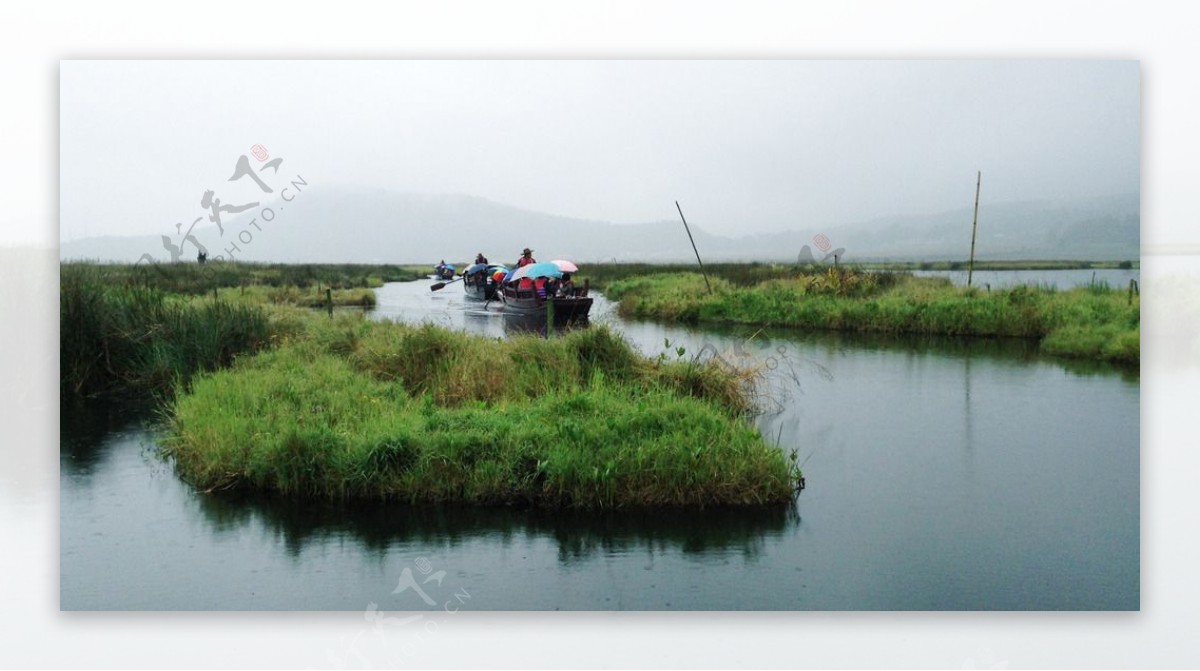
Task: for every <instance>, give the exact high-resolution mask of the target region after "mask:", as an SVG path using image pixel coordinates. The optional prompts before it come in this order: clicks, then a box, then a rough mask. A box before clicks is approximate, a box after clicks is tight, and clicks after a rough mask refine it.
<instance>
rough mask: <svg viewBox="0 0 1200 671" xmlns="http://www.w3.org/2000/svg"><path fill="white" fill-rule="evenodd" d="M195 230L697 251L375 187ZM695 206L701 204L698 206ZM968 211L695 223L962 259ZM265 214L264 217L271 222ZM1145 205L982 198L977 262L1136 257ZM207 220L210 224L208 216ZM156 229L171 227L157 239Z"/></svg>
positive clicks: (350, 248) (777, 245)
mask: <svg viewBox="0 0 1200 671" xmlns="http://www.w3.org/2000/svg"><path fill="white" fill-rule="evenodd" d="M248 214H249V213H247V214H243V215H239V216H237V217H227V220H225V221H223V224H224V229H225V230H224V234H223V235H222V234H221V233H219V232H218V230H217V227H216V226H215V225H212V224H208V225H205V226H197V227H196V228H195V230H193V232H192V233H193V235H194V237H195V240H196V241H197V242H199V243H200V244H201V245H203V246H205V247H207V248H208V249H209V255H210V258H211V257H215V256H217V255H223V256H225V257H226V258H228V257H229V256H232V257H233V258H234V259H236V260H246V261H272V262H293V263H299V262H320V263H433V262H436V261H437V260H439V259H446V260H447V261H455V262H461V261H464V260H468V259H473V258H474V257H475V254H476V253H477V252H483V253H484V254H485V255H487V256H488V257H489V258H490V259H491V260H492V261H493V262H508V263H511V262H513V261H515V260H516V258H517V257H518V256H519V255H520V251H521V249H522V248H523V247H526V246H528V247H532V248H533V249H534V251H535V255H536V256H537V258H539V259H542V260H549V259H552V258H568V259H574V260H577V261H612V260H618V261H662V262H666V261H688V260H691V259H693V258H694V256H693V254H692V249H691V245H690V244H689V243H688V239H687V235H686V233H685V232H684V230H683V226H682V224H681V223H680V222H679V221H678V220H676V219H667V220H663V221H656V222H650V223H644V224H613V223H611V222H605V221H593V220H585V219H575V218H570V217H561V216H556V215H551V214H545V213H541V212H533V211H529V210H523V209H520V208H517V207H512V206H509V205H504V204H501V203H496V202H492V201H489V200H485V199H483V198H477V197H473V196H461V195H428V194H415V193H406V192H396V191H385V190H381V189H376V190H365V189H364V190H354V189H337V190H324V191H321V190H317V189H311V190H308V191H304V192H302V193H299V194H295V195H294V198H293V200H291V201H289V202H286V203H285V202H282V201H275V202H273V203H265V204H264V205H263V207H262V208H260V209H259V210H257V211H256V212H254V216H253V217H251V216H248ZM697 214H700V213H697ZM972 214H973V212H972V209H971V208H963V209H961V210H954V211H949V212H942V213H937V214H931V215H927V216H892V217H881V218H878V219H874V220H871V221H865V222H858V223H853V224H847V225H840V226H834V225H829V226H824V227H821V228H817V227H814V226H800V227H798V228H797V230H795V231H789V232H787V233H772V234H763V235H753V236H747V237H739V238H731V237H722V236H715V235H711V234H709V233H707V232H706V231H704V230H702V229H700V228H699V227H697V226H695V225H694V224H693V225H692V235H693V236H694V237H695V239H696V246H697V248H699V250H700V253H701V255H702V257H703V258H704V259H705V260H712V261H718V260H747V261H749V260H764V261H794V260H795V259H796V258H797V255H798V254H799V253H800V251H801V248H802V247H803V246H804V245H808V246H809V247H811V248H812V252H813V254H814V255H815V256H816V257H817V258H821V257H822V256H823V253H822V252H821V251H820V249H818V246H817V245H816V243H814V241H813V238H814V236H817V235H819V234H823V235H825V236H826V237H827V238H828V239H829V241H830V243H831V244H832V246H833V247H834V248H844V249H845V250H846V251H845V253H844V255H843V259H845V260H847V261H852V260H884V259H888V260H931V261H932V260H944V259H965V258H966V256H967V254H968V250H969V247H970V242H971V217H972ZM268 219H269V221H268ZM1140 221H1141V220H1140V215H1139V203H1138V196H1137V195H1136V194H1132V195H1125V196H1120V197H1111V198H1100V199H1093V200H1088V201H1072V202H1049V201H1036V202H1013V203H997V204H989V203H981V205H980V211H979V237H978V240H977V242H976V258H979V259H1035V258H1036V259H1093V260H1117V259H1135V258H1137V257H1138V255H1139V244H1140V232H1139V228H1140ZM203 223H205V224H207V220H206V221H205V222H203ZM164 236H168V237H165V239H164ZM181 237H182V235H181V233H177V232H176V231H174V230H164V231H163V232H162V234H161V235H152V236H132V237H99V238H85V239H82V240H74V241H70V242H66V243H63V244H62V245H61V248H60V258H62V259H92V260H100V261H125V262H133V261H137V260H138V258H139V257H141V256H142V254H149V255H150V256H151V257H153V258H154V259H156V260H159V261H169V260H170V259H171V255H170V253H169V251H168V249H169V247H175V248H176V251H177V253H178V254H179V256H180V258H181V259H183V260H189V261H191V260H195V257H196V251H197V250H196V248H195V247H194V245H193V244H191V243H184V244H183V247H182V249H179V248H178V247H177V246H178V245H179V244H180V242H181Z"/></svg>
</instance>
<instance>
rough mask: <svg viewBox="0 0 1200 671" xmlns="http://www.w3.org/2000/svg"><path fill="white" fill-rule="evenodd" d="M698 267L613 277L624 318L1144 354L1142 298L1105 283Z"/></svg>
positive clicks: (1133, 359) (1129, 357) (1134, 357)
mask: <svg viewBox="0 0 1200 671" xmlns="http://www.w3.org/2000/svg"><path fill="white" fill-rule="evenodd" d="M710 282H711V284H712V287H713V292H712V293H711V294H709V293H708V292H707V290H706V287H705V283H704V279H703V277H702V276H701V275H700V274H698V273H672V274H657V275H646V276H641V277H633V278H629V279H625V280H619V281H616V282H613V283H612V284H611V285H609V286H608V288H607V291H606V293H607V295H608V296H609V297H610V298H612V299H614V300H617V301H620V304H619V305H618V312H619V313H620V314H621V315H622V316H625V317H637V318H652V319H661V320H665V321H678V322H689V323H701V322H707V323H727V324H753V325H762V326H784V327H791V328H799V329H805V330H829V331H869V332H880V333H914V334H927V335H965V336H1001V337H1023V338H1034V339H1037V340H1038V341H1039V342H1040V348H1041V349H1042V351H1044V352H1045V353H1047V354H1052V355H1056V356H1063V357H1073V358H1085V359H1096V360H1102V361H1109V362H1114V363H1122V364H1134V365H1135V364H1137V363H1138V362H1139V361H1140V342H1141V340H1140V336H1141V326H1140V302H1141V301H1140V297H1139V296H1137V295H1132V296H1130V295H1129V294H1128V293H1127V292H1126V291H1125V290H1123V289H1114V288H1110V287H1108V286H1107V285H1105V284H1103V283H1101V284H1097V285H1093V286H1089V287H1082V288H1077V289H1071V290H1068V291H1056V290H1054V289H1048V288H1043V287H1035V286H1027V285H1020V286H1015V287H1011V288H1006V289H996V290H990V291H988V290H981V289H977V288H976V289H965V288H959V287H955V286H953V285H952V284H951V283H950V281H949V280H947V279H945V278H918V277H911V276H907V275H902V274H895V273H873V272H863V271H855V270H846V269H832V268H831V269H827V270H826V271H825V272H823V273H814V274H809V275H802V276H798V277H795V278H789V279H770V280H764V281H760V282H757V283H754V284H750V285H747V286H738V285H736V284H734V283H733V282H730V281H728V280H724V279H722V278H710Z"/></svg>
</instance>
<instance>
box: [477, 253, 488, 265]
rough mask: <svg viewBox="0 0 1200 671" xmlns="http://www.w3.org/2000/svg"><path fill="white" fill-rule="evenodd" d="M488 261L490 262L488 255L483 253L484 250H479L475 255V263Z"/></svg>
mask: <svg viewBox="0 0 1200 671" xmlns="http://www.w3.org/2000/svg"><path fill="white" fill-rule="evenodd" d="M487 262H488V260H487V257H486V256H484V255H483V252H479V253H478V254H476V255H475V263H487Z"/></svg>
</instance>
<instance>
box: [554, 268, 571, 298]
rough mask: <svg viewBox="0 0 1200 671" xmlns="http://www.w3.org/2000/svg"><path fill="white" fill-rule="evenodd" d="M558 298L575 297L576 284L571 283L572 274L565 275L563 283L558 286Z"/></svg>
mask: <svg viewBox="0 0 1200 671" xmlns="http://www.w3.org/2000/svg"><path fill="white" fill-rule="evenodd" d="M555 295H557V296H574V295H575V283H574V282H572V281H571V273H563V276H562V282H559V284H558V291H557V292H556V293H555Z"/></svg>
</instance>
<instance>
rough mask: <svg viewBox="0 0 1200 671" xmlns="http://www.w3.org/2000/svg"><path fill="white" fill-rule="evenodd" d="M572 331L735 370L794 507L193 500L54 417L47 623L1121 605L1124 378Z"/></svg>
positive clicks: (1130, 564) (633, 331)
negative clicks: (710, 359) (75, 614)
mask: <svg viewBox="0 0 1200 671" xmlns="http://www.w3.org/2000/svg"><path fill="white" fill-rule="evenodd" d="M377 295H378V298H379V304H378V306H377V308H376V309H375V310H374V311H373V313H372V316H373V317H374V318H379V319H396V320H402V321H418V322H419V321H432V322H435V323H440V324H443V325H446V326H449V327H451V328H458V329H464V330H467V331H469V332H473V333H478V334H481V335H484V336H488V337H505V335H506V334H507V333H509V332H511V331H513V330H517V329H519V328H520V327H521V325H519V324H514V323H512V322H506V321H505V319H504V318H503V316H502V314H501V310H500V309H499V306H497V305H495V304H492V305H490V306H486V307H485V306H483V305H482V304H480V303H477V302H472V301H469V300H468V299H466V298H465V297H464V296H463V294H462V292H461V290H456V285H451V286H449V287H447V288H446V289H444V290H442V291H440V292H432V293H431V292H430V291H429V288H428V283H424V282H413V283H397V284H389V285H387V286H385V287H383V288H382V289H380V290H378V291H377ZM594 312H595V318H594V320H593V321H595V322H605V323H609V324H611V325H613V326H614V327H615V328H617V329H619V330H620V331H621V332H622V333H623V334H625V336H626V337H627V338H628V339H629V340H630V342H632V343H634V344H635V345H636V346H638V347H639V348H640V349H641V350H642V351H643V352H645V353H646V354H648V355H651V356H657V355H658V354H659V353H662V352H668V353H669V355H670V356H676V354H675V348H676V347H684V348H685V350H686V353H685V355H684V356H689V357H690V356H694V355H701V356H714V355H716V356H722V357H725V358H726V359H728V360H730V361H737V362H738V363H742V364H754V365H758V366H760V367H761V368H762V369H763V370H764V371H765V373H766V381H765V383H764V385H763V399H762V400H763V405H764V414H763V415H762V416H761V417H760V418H759V420H758V421H759V425H760V428H761V430H762V432H763V434H764V435H766V436H768V438H769V439H770V440H771V441H772V442H777V443H779V444H780V446H781V449H786V450H789V451H790V450H792V449H795V450H797V452H798V454H799V456H800V459H801V461H802V462H803V464H804V472H805V476H806V479H807V485H808V486H807V489H806V490H805V491H804V492H803V493H802V494H800V495H799V496H798V497H797V499H796V503H795V505H794V506H793V507H792V508H790V509H774V510H767V511H735V510H709V511H687V512H669V513H663V512H661V511H656V512H632V513H615V514H580V513H568V514H564V513H550V512H545V511H529V510H510V509H469V508H413V507H409V506H404V505H398V504H387V505H385V504H375V503H372V504H356V505H328V504H317V503H294V502H283V501H277V500H270V499H259V498H245V497H243V498H230V497H214V496H204V495H200V494H196V493H194V492H191V491H190V490H189V489H188V488H187V487H186V486H185V485H184V484H182V483H181V482H180V481H179V480H178V479H177V478H176V477H175V476H174V474H173V473H172V472H171V470H170V469H169V467H168V466H166V465H165V464H164V463H163V462H162V461H161V460H160V459H158V458H157V456H156V455H155V453H154V449H155V444H154V440H155V436H154V433H153V432H152V431H151V430H149V429H147V428H145V422H144V420H143V419H142V418H139V417H129V416H124V415H122V414H121V413H118V412H115V411H112V410H109V409H105V408H103V407H99V406H95V405H92V406H87V407H84V408H77V407H72V408H64V410H63V426H62V457H61V467H62V471H61V473H62V474H61V482H62V494H61V520H62V524H61V552H62V555H61V558H62V563H61V604H62V607H63V608H64V609H68V610H79V609H82V610H92V609H95V610H115V609H139V610H144V609H151V610H160V609H161V610H171V609H188V610H217V609H236V610H247V609H249V610H273V609H285V610H286V609H302V610H349V611H360V612H363V613H364V614H365V615H366V616H367V617H368V619H371V618H373V617H382V616H379V615H378V613H390V612H398V611H422V612H424V611H429V616H432V613H433V612H434V611H437V612H441V613H442V614H443V616H444V614H445V611H446V610H448V607H447V604H453V608H454V609H456V610H457V609H463V610H528V609H544V610H553V609H570V610H603V609H625V610H694V609H705V610H709V609H711V610H727V609H750V610H770V609H833V610H846V609H850V610H854V609H872V610H907V609H917V610H922V609H932V610H956V609H1000V610H1014V609H1015V610H1020V609H1051V610H1056V609H1066V610H1075V609H1117V610H1135V609H1137V608H1138V607H1139V598H1140V597H1139V594H1140V590H1139V566H1140V555H1139V489H1138V486H1139V376H1138V372H1137V371H1136V369H1135V370H1125V369H1120V368H1114V367H1111V366H1107V365H1094V364H1081V363H1071V362H1063V361H1060V360H1052V359H1047V358H1044V357H1042V356H1040V355H1038V354H1037V353H1036V351H1035V348H1033V347H1031V346H1030V345H1029V344H1028V343H1026V342H1023V341H1016V340H1014V341H996V340H976V341H967V340H954V339H922V338H881V337H869V336H848V335H839V334H817V335H813V334H807V335H806V334H799V333H795V332H784V331H758V330H754V329H742V330H727V329H710V328H679V327H667V326H663V325H660V324H655V323H646V322H628V321H625V320H622V319H620V318H618V317H617V316H616V315H615V312H614V310H613V306H612V305H611V304H609V303H607V302H606V301H604V300H603V297H599V298H598V300H597V303H596V306H595V308H594ZM668 342H669V343H670V346H669V347H668V346H667V343H668ZM464 595H465V596H464ZM388 617H391V618H394V619H391V620H379V621H387V622H390V623H392V624H396V625H397V626H400V625H401V624H402V621H401V620H402V615H398V614H395V613H393V614H391V615H388Z"/></svg>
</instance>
